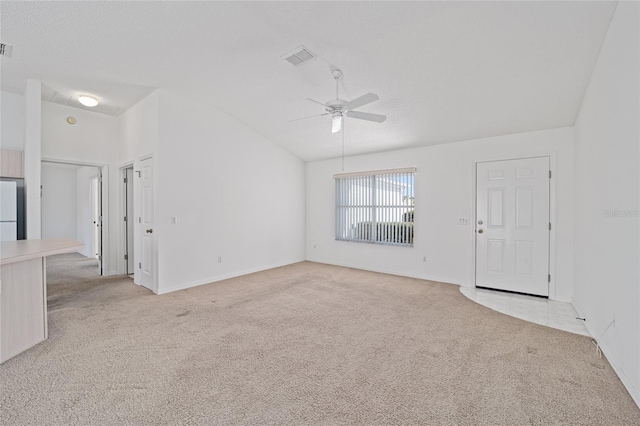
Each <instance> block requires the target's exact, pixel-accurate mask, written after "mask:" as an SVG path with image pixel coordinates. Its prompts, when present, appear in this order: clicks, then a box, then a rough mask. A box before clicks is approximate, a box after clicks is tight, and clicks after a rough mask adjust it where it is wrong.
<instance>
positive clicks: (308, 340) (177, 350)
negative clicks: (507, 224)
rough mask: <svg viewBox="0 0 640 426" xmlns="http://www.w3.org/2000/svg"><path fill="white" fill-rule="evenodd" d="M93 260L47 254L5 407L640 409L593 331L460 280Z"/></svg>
mask: <svg viewBox="0 0 640 426" xmlns="http://www.w3.org/2000/svg"><path fill="white" fill-rule="evenodd" d="M87 262H91V261H87V260H84V259H82V258H81V257H79V255H63V256H61V257H58V258H54V259H50V261H49V266H50V268H49V274H50V275H49V340H47V341H46V342H43V343H41V344H39V345H38V346H36V347H34V348H33V349H31V350H29V351H27V352H25V353H23V354H21V355H19V356H17V357H15V358H13V359H11V360H9V361H7V362H6V363H5V364H3V365H0V386H1V392H0V424H2V425H24V424H33V425H111V424H121V425H125V424H127V425H138V424H139V425H159V424H170V425H187V424H188V425H197V424H202V425H217V424H250V425H253V424H296V425H308V424H323V425H332V424H360V425H383V424H384V425H392V424H412V425H415V424H426V425H441V424H442V425H444V424H459V425H478V424H492V425H528V424H540V425H551V424H570V425H580V424H583V425H632V424H640V410H639V409H638V407H637V406H636V405H635V404H634V402H633V401H632V399H631V398H630V396H629V395H628V393H627V392H626V390H625V389H624V387H623V386H622V384H621V382H620V380H619V379H618V378H617V377H616V375H615V374H614V372H613V371H612V369H611V366H610V365H609V364H608V363H607V361H606V360H604V359H598V357H597V356H596V355H595V350H594V346H593V345H592V344H591V341H590V339H588V338H587V337H583V336H579V335H574V334H570V333H566V332H563V331H558V330H554V329H550V328H546V327H543V326H539V325H535V324H531V323H527V322H525V321H522V320H519V319H515V318H511V317H508V316H505V315H502V314H500V313H497V312H494V311H491V310H489V309H487V308H485V307H483V306H480V305H477V304H475V303H474V302H472V301H470V300H468V299H466V298H465V297H464V296H463V295H461V294H460V292H459V291H458V288H457V287H456V286H454V285H448V284H440V283H434V282H428V281H421V280H416V279H409V278H401V277H396V276H390V275H383V274H376V273H370V272H363V271H358V270H353V269H347V268H340V267H333V266H327V265H321V264H315V263H309V262H304V263H299V264H295V265H291V266H287V267H283V268H278V269H273V270H270V271H266V272H262V273H257V274H252V275H248V276H244V277H241V278H236V279H231V280H227V281H224V282H219V283H215V284H210V285H206V286H201V287H198V288H194V289H190V290H186V291H180V292H176V293H171V294H167V295H162V296H156V295H153V294H152V293H150V292H149V291H147V290H146V289H144V288H141V287H138V286H136V285H134V284H133V283H132V281H131V279H130V278H128V277H105V278H95V277H94V276H93V273H91V274H89V275H88V271H89V268H86V267H85V266H84V265H85V264H86V263H87ZM74 265H75V266H74ZM76 266H77V267H76ZM83 271H85V272H83Z"/></svg>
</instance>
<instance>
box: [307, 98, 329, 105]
mask: <svg viewBox="0 0 640 426" xmlns="http://www.w3.org/2000/svg"><path fill="white" fill-rule="evenodd" d="M307 99H309V100H310V101H311V102H315V103H317V104H320V105H322V106H325V104H323V103H322V102H318V101H316V100H315V99H311V98H307Z"/></svg>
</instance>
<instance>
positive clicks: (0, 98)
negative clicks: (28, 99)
mask: <svg viewBox="0 0 640 426" xmlns="http://www.w3.org/2000/svg"><path fill="white" fill-rule="evenodd" d="M24 112H25V111H24V97H23V96H21V95H16V94H13V93H8V92H0V147H1V148H2V149H9V150H13V151H24Z"/></svg>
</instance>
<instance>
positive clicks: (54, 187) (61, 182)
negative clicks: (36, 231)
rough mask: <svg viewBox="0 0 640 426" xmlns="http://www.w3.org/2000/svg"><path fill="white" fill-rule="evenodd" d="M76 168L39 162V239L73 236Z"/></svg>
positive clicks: (74, 228) (75, 215)
mask: <svg viewBox="0 0 640 426" xmlns="http://www.w3.org/2000/svg"><path fill="white" fill-rule="evenodd" d="M76 169H77V168H76V167H70V166H65V165H60V164H55V163H42V238H70V239H72V240H75V239H76V237H77V229H76V227H77V220H76V218H77V214H76V194H77V191H78V189H77V182H76Z"/></svg>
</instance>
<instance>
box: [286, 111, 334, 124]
mask: <svg viewBox="0 0 640 426" xmlns="http://www.w3.org/2000/svg"><path fill="white" fill-rule="evenodd" d="M323 115H329V113H328V112H325V113H324V114H316V115H310V116H309V117H302V118H296V119H294V120H289V123H291V122H292V121H300V120H306V119H307V118H316V117H322V116H323Z"/></svg>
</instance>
